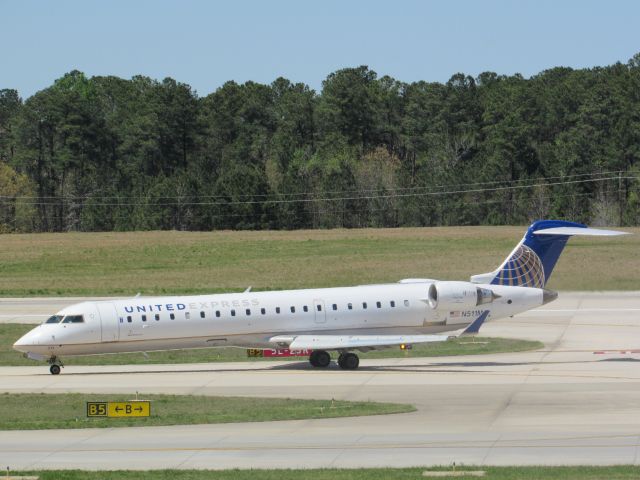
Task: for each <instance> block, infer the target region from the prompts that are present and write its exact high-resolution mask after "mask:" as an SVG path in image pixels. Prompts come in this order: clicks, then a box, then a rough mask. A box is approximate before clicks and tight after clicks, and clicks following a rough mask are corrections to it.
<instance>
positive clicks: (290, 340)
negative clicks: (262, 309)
mask: <svg viewBox="0 0 640 480" xmlns="http://www.w3.org/2000/svg"><path fill="white" fill-rule="evenodd" d="M448 338H449V336H447V335H297V336H291V337H283V336H278V337H272V338H271V339H270V340H269V341H270V342H271V343H278V344H287V345H288V347H289V349H291V350H305V349H308V350H342V349H345V350H348V349H362V350H372V349H375V348H378V347H391V346H394V345H402V344H416V343H429V342H445V341H447V339H448Z"/></svg>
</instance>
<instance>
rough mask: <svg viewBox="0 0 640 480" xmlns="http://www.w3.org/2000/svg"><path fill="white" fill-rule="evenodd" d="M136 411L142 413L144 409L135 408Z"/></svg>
mask: <svg viewBox="0 0 640 480" xmlns="http://www.w3.org/2000/svg"><path fill="white" fill-rule="evenodd" d="M134 410H135V411H136V412H141V411H142V407H138V408H134Z"/></svg>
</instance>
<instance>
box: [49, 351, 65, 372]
mask: <svg viewBox="0 0 640 480" xmlns="http://www.w3.org/2000/svg"><path fill="white" fill-rule="evenodd" d="M60 367H62V361H61V360H60V359H59V358H58V357H56V356H53V357H51V358H50V359H49V371H50V372H51V375H59V374H60Z"/></svg>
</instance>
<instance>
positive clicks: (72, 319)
mask: <svg viewBox="0 0 640 480" xmlns="http://www.w3.org/2000/svg"><path fill="white" fill-rule="evenodd" d="M83 322H84V317H83V316H82V315H67V316H66V317H64V320H63V321H62V323H83Z"/></svg>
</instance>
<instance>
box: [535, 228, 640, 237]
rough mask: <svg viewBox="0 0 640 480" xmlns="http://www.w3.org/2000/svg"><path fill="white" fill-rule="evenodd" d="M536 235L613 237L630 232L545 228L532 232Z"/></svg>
mask: <svg viewBox="0 0 640 480" xmlns="http://www.w3.org/2000/svg"><path fill="white" fill-rule="evenodd" d="M532 233H533V234H534V235H567V236H573V235H594V236H598V237H613V236H616V235H629V232H619V231H617V230H602V229H599V228H580V227H556V228H544V229H542V230H536V231H534V232H532Z"/></svg>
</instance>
